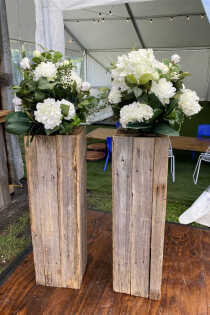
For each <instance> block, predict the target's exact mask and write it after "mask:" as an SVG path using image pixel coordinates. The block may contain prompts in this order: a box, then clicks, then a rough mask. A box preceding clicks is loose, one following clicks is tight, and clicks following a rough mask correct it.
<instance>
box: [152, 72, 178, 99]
mask: <svg viewBox="0 0 210 315" xmlns="http://www.w3.org/2000/svg"><path fill="white" fill-rule="evenodd" d="M151 92H152V93H154V94H155V95H156V96H157V97H158V98H159V100H160V101H161V102H162V103H163V104H169V102H170V100H169V99H170V98H171V97H173V96H174V95H175V94H176V89H175V87H173V84H172V83H171V82H169V81H167V80H166V79H165V78H162V79H160V80H159V82H155V81H153V82H152V87H151Z"/></svg>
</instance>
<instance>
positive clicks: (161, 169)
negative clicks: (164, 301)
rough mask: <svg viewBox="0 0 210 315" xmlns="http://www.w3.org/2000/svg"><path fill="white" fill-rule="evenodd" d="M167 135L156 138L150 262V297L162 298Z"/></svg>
mask: <svg viewBox="0 0 210 315" xmlns="http://www.w3.org/2000/svg"><path fill="white" fill-rule="evenodd" d="M168 148H169V140H168V138H167V137H164V138H156V139H155V150H154V170H153V173H154V174H153V202H152V229H151V230H152V231H151V262H150V294H149V296H150V298H151V299H155V300H156V299H160V296H161V283H162V264H163V248H164V232H165V217H166V199H167V178H168Z"/></svg>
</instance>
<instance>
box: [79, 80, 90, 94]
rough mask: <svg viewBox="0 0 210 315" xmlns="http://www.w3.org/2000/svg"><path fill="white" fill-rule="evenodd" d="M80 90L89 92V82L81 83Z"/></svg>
mask: <svg viewBox="0 0 210 315" xmlns="http://www.w3.org/2000/svg"><path fill="white" fill-rule="evenodd" d="M81 90H82V91H83V92H87V91H89V90H90V83H89V82H82V86H81Z"/></svg>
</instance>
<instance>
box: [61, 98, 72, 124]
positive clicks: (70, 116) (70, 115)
mask: <svg viewBox="0 0 210 315" xmlns="http://www.w3.org/2000/svg"><path fill="white" fill-rule="evenodd" d="M59 103H60V105H61V104H64V105H68V106H69V113H68V116H66V117H64V119H66V120H71V119H72V118H74V116H75V115H76V111H75V107H74V104H72V103H71V102H69V101H67V100H64V99H62V100H61V101H59Z"/></svg>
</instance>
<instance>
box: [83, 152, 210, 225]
mask: <svg viewBox="0 0 210 315" xmlns="http://www.w3.org/2000/svg"><path fill="white" fill-rule="evenodd" d="M175 157H176V181H175V183H174V184H172V180H171V175H170V174H169V177H168V197H167V217H166V219H167V221H171V222H178V217H179V216H180V214H181V213H183V212H184V211H185V210H186V209H187V208H188V207H189V206H190V205H191V204H192V202H193V201H194V200H195V199H196V198H197V197H198V196H199V195H200V194H201V193H202V192H203V191H204V190H205V189H206V187H207V186H208V185H209V184H210V165H208V164H203V165H202V166H201V172H200V177H199V180H198V184H197V185H194V183H193V180H192V173H193V170H194V166H195V162H196V159H195V161H194V162H193V161H192V154H191V152H184V153H180V152H179V151H176V152H175ZM103 166H104V161H99V162H89V163H88V177H87V180H88V185H87V186H88V207H89V208H90V209H96V210H103V211H111V209H112V178H111V162H110V163H109V164H108V168H107V170H106V172H105V173H104V171H103Z"/></svg>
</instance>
